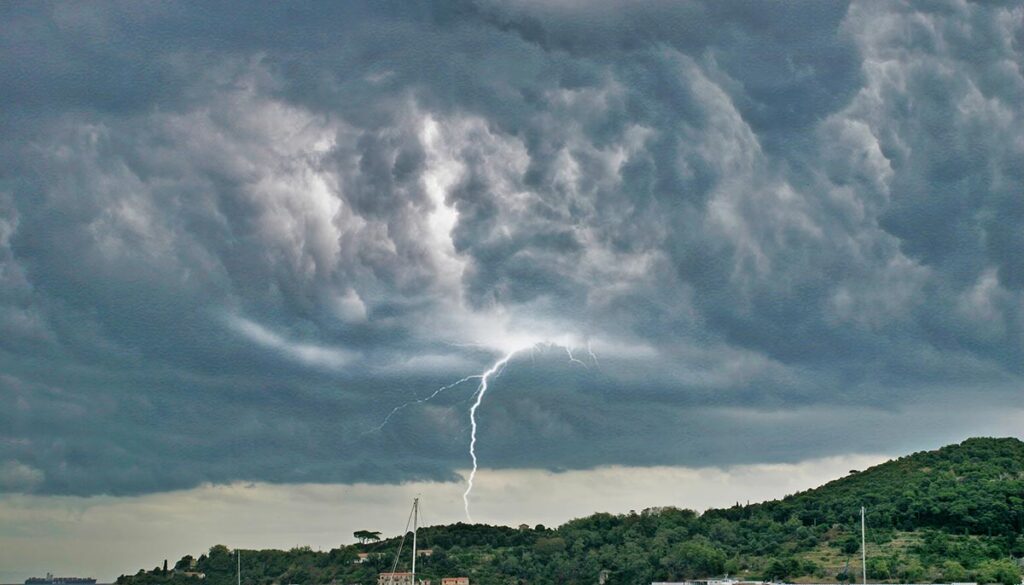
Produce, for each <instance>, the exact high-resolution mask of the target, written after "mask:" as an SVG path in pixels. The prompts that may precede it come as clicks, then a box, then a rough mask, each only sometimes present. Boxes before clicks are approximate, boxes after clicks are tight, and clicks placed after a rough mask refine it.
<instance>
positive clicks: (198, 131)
mask: <svg viewBox="0 0 1024 585" xmlns="http://www.w3.org/2000/svg"><path fill="white" fill-rule="evenodd" d="M3 10H4V12H5V15H4V19H5V22H6V23H8V26H6V27H5V29H4V31H3V32H2V33H0V47H2V49H3V55H4V57H3V58H0V87H2V89H0V99H2V100H3V107H2V108H0V112H2V113H0V125H2V128H3V129H4V133H5V137H6V140H5V141H3V144H2V145H0V153H2V157H3V165H2V168H3V170H2V171H0V372H2V376H0V396H2V397H3V400H4V404H5V408H4V409H3V410H2V412H0V423H2V424H0V489H3V490H9V491H33V490H34V491H40V492H44V493H80V494H92V493H101V492H111V493H139V492H147V491H159V490H166V489H172V488H178V487H186V486H191V485H195V484H197V483H201V482H204V481H214V482H221V481H231V480H235V479H244V480H268V481H279V482H288V481H343V482H344V481H400V480H408V479H414V478H435V479H451V478H453V477H455V475H454V474H455V471H454V470H456V469H460V468H463V467H465V465H466V463H467V461H466V456H465V451H464V447H465V442H466V438H467V428H466V427H467V421H466V415H465V409H466V408H467V406H468V401H469V399H470V397H471V394H472V392H473V389H474V386H473V385H472V383H467V384H464V385H461V386H458V387H456V388H453V389H451V390H448V391H446V392H445V393H444V394H442V395H440V396H439V397H438V399H437V400H436V401H435V402H431V403H428V404H425V405H421V406H417V407H415V408H409V409H405V410H403V411H401V412H399V413H398V414H397V415H396V416H395V417H394V419H393V420H394V421H395V423H397V424H394V425H392V426H388V427H385V428H384V429H383V430H381V431H379V432H372V433H369V434H367V433H366V431H367V430H369V429H373V428H374V427H375V426H376V425H377V424H379V423H380V422H381V420H382V419H383V418H384V417H385V416H386V415H387V413H388V412H390V411H391V409H392V408H393V407H394V406H396V405H398V404H401V403H402V402H404V401H407V400H410V399H413V398H416V397H421V396H424V395H426V394H428V393H430V392H431V391H433V390H434V389H436V388H438V387H440V386H442V385H443V384H445V383H448V382H450V381H452V380H454V379H458V378H461V377H462V376H464V375H466V374H469V373H473V372H476V371H480V370H482V369H484V368H486V367H487V365H488V364H489V363H491V362H492V361H493V360H494V359H496V357H498V356H500V355H501V353H502V352H505V351H508V350H511V349H517V348H522V347H523V346H524V344H530V343H532V342H535V341H544V340H553V341H556V342H561V343H569V344H575V345H576V346H577V347H575V348H574V350H575V352H576V354H575V357H577V358H580V359H583V358H581V356H582V355H585V354H586V350H585V348H586V345H587V344H588V343H591V344H592V345H593V348H594V349H595V351H596V352H597V353H598V356H597V357H598V359H599V360H600V363H591V361H590V358H589V356H587V359H586V360H584V361H586V362H587V363H588V364H589V365H588V367H586V368H584V367H582V366H580V364H577V363H573V362H570V361H569V360H568V359H567V358H568V356H567V355H565V352H564V350H561V349H558V348H557V347H554V346H541V347H538V348H537V349H536V350H535V351H532V352H530V351H524V352H521V353H519V354H517V356H516V357H515V359H514V360H513V361H512V363H511V365H510V367H509V368H508V370H506V372H505V374H504V375H503V377H502V378H501V379H499V380H498V381H496V383H495V385H494V388H493V392H492V394H490V395H489V396H488V401H487V402H486V403H485V404H484V406H483V408H482V409H481V411H480V413H481V422H482V427H481V428H482V430H481V445H480V449H481V450H480V453H481V455H482V461H483V463H484V464H485V465H494V466H543V467H548V468H573V467H587V466H592V465H599V464H605V463H645V464H648V463H649V464H697V463H700V464H709V463H721V464H726V463H737V462H752V461H767V460H794V459H797V458H802V457H809V456H817V455H825V454H830V453H839V452H846V451H850V450H868V449H879V448H882V447H884V446H886V445H889V444H891V442H892V441H898V440H900V439H899V437H898V436H893V433H892V432H887V431H886V430H885V429H887V428H890V427H887V426H886V425H887V424H890V423H891V422H892V421H893V420H896V418H897V417H898V416H900V415H901V414H905V413H907V412H908V410H909V409H915V412H918V414H919V416H918V417H917V418H916V419H915V421H916V422H915V423H914V424H913V425H912V426H913V429H912V430H913V431H914V433H915V437H917V436H927V437H935V438H936V440H939V439H940V438H941V439H946V438H955V437H947V436H946V435H945V434H943V433H945V432H950V429H961V428H962V429H964V432H973V429H975V428H976V427H971V426H970V424H973V422H972V421H977V420H981V419H980V418H976V417H984V416H985V413H990V412H995V411H996V410H997V409H998V408H999V405H1000V404H1003V403H1004V402H1005V401H1006V400H1007V399H1008V397H1015V396H1017V393H1019V388H1020V376H1021V373H1022V372H1021V365H1020V364H1021V363H1024V360H1022V357H1024V355H1022V353H1024V352H1022V349H1024V341H1022V331H1024V316H1022V309H1024V285H1022V283H1024V265H1022V264H1021V262H1022V260H1021V258H1024V254H1021V252H1022V251H1024V235H1022V234H1024V232H1022V231H1021V227H1020V226H1021V225H1024V204H1022V201H1024V199H1022V197H1021V192H1020V189H1021V185H1022V184H1024V176H1022V171H1021V169H1022V168H1024V165H1021V164H1020V161H1021V160H1024V134H1022V128H1024V124H1022V123H1021V105H1020V104H1022V103H1024V78H1022V75H1021V71H1020V65H1019V64H1020V57H1021V35H1022V32H1021V31H1022V29H1021V22H1022V16H1024V14H1022V10H1021V8H1020V7H1018V6H1013V5H1006V6H1000V5H984V6H978V5H974V4H966V3H956V2H950V3H943V4H935V3H928V4H923V5H918V4H913V3H911V4H884V5H883V4H863V5H862V4H856V3H855V4H852V5H846V4H840V3H821V2H811V3H781V4H774V3H721V2H710V3H699V2H687V3H675V4H668V3H662V2H652V3H648V2H640V1H637V2H632V3H629V4H627V5H625V6H623V5H620V4H618V3H576V2H558V3H539V2H536V3H535V2H527V1H523V2H511V3H508V2H504V3H490V2H483V3H472V2H464V3H448V4H443V5H431V6H421V7H410V6H408V5H405V4H388V3H372V4H366V5H358V4H354V3H346V4H344V5H329V4H324V5H303V6H296V5H284V4H282V5H270V6H263V7H257V8H253V9H251V10H247V11H245V12H243V13H239V12H237V10H236V9H235V7H233V6H228V5H218V4H211V3H202V4H196V5H187V4H176V5H166V4H153V5H147V4H137V3H132V4H125V5H122V4H117V3H111V4H103V5H89V6H77V5H72V4H51V5H25V6H7V7H5V8H4V9H3ZM466 344H469V345H466ZM965 397H969V399H968V398H965ZM950 405H955V406H956V408H957V409H958V411H959V412H961V413H968V414H965V416H964V417H962V418H961V419H960V420H959V422H957V421H953V420H952V418H951V417H952V415H950V418H948V419H944V418H943V415H942V414H941V413H942V408H941V407H943V406H950ZM861 425H868V426H870V427H871V428H872V429H874V432H873V433H869V436H867V437H866V436H865V435H863V434H861V435H858V437H859V438H849V435H848V434H847V433H846V432H845V430H847V429H852V428H854V427H856V426H861ZM937 425H943V427H944V429H945V430H944V431H942V432H939V431H935V430H929V429H933V428H934V427H935V426H937ZM797 428H799V431H796V430H795V429H797ZM901 428H904V429H905V428H906V427H905V426H902V427H901ZM645 429H647V430H650V431H651V432H645V431H644V430H645ZM655 429H657V431H656V432H655V431H654V430H655ZM723 430H724V432H723ZM844 437H845V438H844ZM903 440H904V441H905V439H903ZM916 440H917V439H916V438H915V441H916ZM886 441H889V443H887V442H886ZM750 444H757V445H760V446H761V448H759V449H756V450H751V449H749V448H748V447H746V445H750ZM914 446H918V444H917V443H915V444H914Z"/></svg>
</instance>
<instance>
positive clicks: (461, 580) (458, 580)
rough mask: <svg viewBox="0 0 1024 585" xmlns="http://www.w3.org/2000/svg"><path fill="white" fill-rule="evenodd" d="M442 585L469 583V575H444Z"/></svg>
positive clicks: (464, 584)
mask: <svg viewBox="0 0 1024 585" xmlns="http://www.w3.org/2000/svg"><path fill="white" fill-rule="evenodd" d="M441 585H469V577H444V578H443V579H441Z"/></svg>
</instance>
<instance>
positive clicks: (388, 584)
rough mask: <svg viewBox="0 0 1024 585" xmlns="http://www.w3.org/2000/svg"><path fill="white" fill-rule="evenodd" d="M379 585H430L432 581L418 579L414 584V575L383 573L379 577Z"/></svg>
mask: <svg viewBox="0 0 1024 585" xmlns="http://www.w3.org/2000/svg"><path fill="white" fill-rule="evenodd" d="M377 585H430V579H417V580H416V583H415V584H414V583H413V581H412V573H407V572H406V573H381V574H379V575H377Z"/></svg>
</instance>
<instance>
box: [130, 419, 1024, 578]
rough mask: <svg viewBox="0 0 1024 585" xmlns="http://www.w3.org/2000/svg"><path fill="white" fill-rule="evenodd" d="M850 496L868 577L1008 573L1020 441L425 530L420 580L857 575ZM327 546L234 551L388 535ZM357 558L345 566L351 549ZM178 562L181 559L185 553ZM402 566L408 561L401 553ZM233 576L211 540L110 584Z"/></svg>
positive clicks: (270, 574) (293, 570)
mask: <svg viewBox="0 0 1024 585" xmlns="http://www.w3.org/2000/svg"><path fill="white" fill-rule="evenodd" d="M861 505H864V506H866V507H867V509H868V514H867V522H868V526H869V530H868V551H867V552H868V566H867V570H868V577H869V579H871V580H874V581H879V582H903V583H906V582H918V583H922V582H955V581H977V582H979V583H1002V584H1005V585H1015V584H1017V583H1020V582H1021V566H1020V561H1019V560H1018V559H1020V558H1021V557H1024V443H1022V442H1021V441H1018V440H1016V439H970V440H967V441H965V442H963V443H961V444H959V445H953V446H949V447H945V448H942V449H939V450H937V451H931V452H922V453H916V454H914V455H910V456H907V457H902V458H899V459H896V460H893V461H889V462H887V463H884V464H882V465H879V466H876V467H873V468H871V469H868V470H866V471H863V472H851V473H850V475H848V476H847V477H844V478H842V479H838V480H836V481H833V482H830V483H828V484H826V485H824V486H822V487H819V488H816V489H813V490H809V491H806V492H801V493H797V494H794V495H792V496H789V497H786V498H784V499H782V500H776V501H772V502H766V503H762V504H755V505H748V506H739V505H737V506H734V507H731V508H727V509H717V510H710V511H708V512H706V513H704V514H703V515H698V514H697V513H695V512H693V511H690V510H681V509H677V508H650V509H647V510H644V511H642V512H640V513H635V512H630V513H629V514H623V515H612V514H594V515H592V516H589V517H587V518H581V519H577V520H573V521H570V522H568V523H566V524H564V525H562V526H560V527H559V528H557V529H547V528H545V527H544V526H537V527H535V528H533V529H529V528H525V527H523V528H522V529H518V530H517V529H513V528H509V527H504V526H487V525H480V524H473V525H471V524H463V523H458V524H453V525H449V526H432V527H427V528H423V529H421V530H420V532H419V540H420V542H422V543H426V545H427V546H430V547H431V548H433V550H434V554H433V556H431V557H429V558H421V559H420V560H419V561H418V571H419V572H422V574H424V576H427V577H434V578H435V582H437V579H439V578H440V577H442V576H458V575H465V576H469V577H470V578H471V580H472V582H473V583H474V584H480V585H489V584H510V585H511V584H519V583H536V584H554V583H595V582H597V576H598V574H599V573H600V572H601V571H602V570H608V571H609V572H610V573H609V575H610V576H609V580H608V582H609V583H610V584H616V583H629V584H639V583H650V582H651V581H670V580H680V579H686V578H694V577H706V576H711V575H718V574H723V573H728V574H730V575H734V576H737V577H738V578H743V579H764V580H787V581H794V582H801V581H803V582H810V581H817V582H822V581H853V580H858V575H859V574H860V572H861V566H860V554H859V551H860V532H859V530H860V517H859V511H860V507H861ZM360 534H363V535H370V534H374V535H375V533H372V532H370V531H359V532H358V533H356V537H357V538H360V540H363V542H362V543H361V544H358V545H351V546H342V547H339V548H336V549H333V550H331V551H329V552H315V551H312V550H310V549H309V548H297V549H292V550H290V551H278V550H263V551H242V558H243V581H244V582H245V584H244V585H273V584H287V583H299V584H322V583H363V584H372V583H376V576H377V573H378V572H381V571H387V570H390V564H391V563H392V562H393V560H394V554H395V551H396V550H397V546H398V539H397V538H391V539H386V540H382V541H379V542H370V541H372V540H373V539H372V538H362V537H360ZM361 552H363V553H370V555H369V557H368V558H367V559H366V560H365V562H362V563H360V562H358V560H359V557H358V554H359V553H361ZM186 561H187V562H186ZM406 562H407V561H406ZM193 566H194V568H188V569H186V570H190V571H197V572H202V573H205V575H206V579H205V581H203V582H202V583H203V585H232V584H233V583H234V578H235V577H234V575H235V559H234V551H231V550H228V549H227V548H226V547H224V546H221V545H218V546H215V547H213V548H211V549H210V550H209V552H208V553H207V554H205V555H202V556H201V557H199V558H198V559H195V560H194V561H193V560H192V559H191V557H186V558H185V559H182V561H179V562H178V564H177V565H176V566H175V568H176V571H174V572H167V571H161V570H160V569H159V568H157V569H154V570H152V571H148V572H147V571H140V572H139V573H138V574H136V575H133V576H122V577H121V578H119V579H118V585H199V583H200V581H199V579H198V578H197V577H189V576H186V575H184V574H183V572H182V571H181V570H177V569H179V568H183V567H193Z"/></svg>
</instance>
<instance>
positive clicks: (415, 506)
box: [412, 498, 420, 585]
mask: <svg viewBox="0 0 1024 585" xmlns="http://www.w3.org/2000/svg"><path fill="white" fill-rule="evenodd" d="M419 521H420V499H419V498H415V499H413V501H412V585H416V529H417V528H418V527H419Z"/></svg>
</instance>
